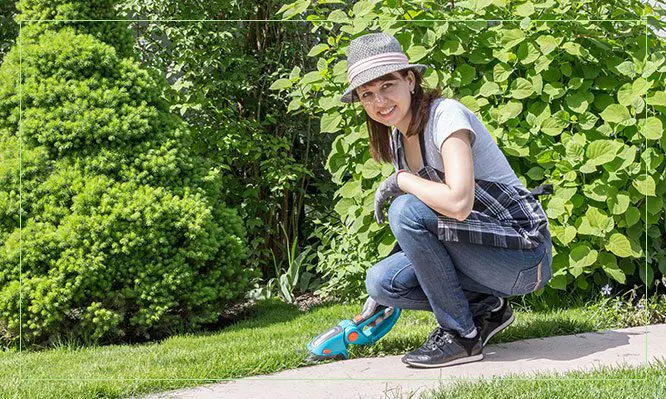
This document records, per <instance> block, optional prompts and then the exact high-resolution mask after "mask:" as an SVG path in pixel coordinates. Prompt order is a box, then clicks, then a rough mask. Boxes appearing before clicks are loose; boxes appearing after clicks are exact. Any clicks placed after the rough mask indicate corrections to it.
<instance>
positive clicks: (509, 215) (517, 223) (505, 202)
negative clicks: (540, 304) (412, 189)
mask: <svg viewBox="0 0 666 399" xmlns="http://www.w3.org/2000/svg"><path fill="white" fill-rule="evenodd" d="M395 132H396V131H394V133H395ZM394 138H395V140H396V141H394V142H393V144H394V146H393V148H394V154H393V155H394V159H395V160H396V162H395V163H394V166H396V167H397V168H398V169H402V165H401V161H400V160H401V159H402V158H401V157H400V155H401V153H400V151H401V150H402V146H401V144H402V143H400V142H399V141H397V137H396V136H394ZM419 139H420V141H421V157H422V161H423V165H424V166H423V167H422V168H421V169H420V170H419V171H418V175H419V176H420V177H422V178H424V179H428V180H431V181H435V182H438V183H441V182H444V181H445V176H444V173H443V172H442V171H439V170H437V169H435V168H433V167H431V166H429V165H427V164H426V162H425V157H424V154H425V145H424V143H423V135H420V137H419ZM474 182H475V184H474V207H473V208H472V212H471V213H470V215H469V216H468V217H467V218H466V219H465V220H463V221H460V220H457V219H454V218H450V217H448V216H444V215H441V214H440V215H438V217H437V234H438V238H439V240H440V241H454V242H468V243H471V244H479V245H491V246H495V247H503V248H514V249H532V248H536V247H538V246H539V245H540V244H541V243H542V242H543V241H544V240H545V239H546V234H547V232H548V218H547V217H546V213H545V212H544V211H543V208H542V207H541V204H540V203H539V201H538V200H537V199H536V196H537V195H539V194H547V193H552V186H550V185H545V186H540V187H537V188H536V189H534V190H532V191H528V190H526V189H524V188H523V187H515V186H510V185H507V184H503V183H498V182H491V181H486V180H475V181H474Z"/></svg>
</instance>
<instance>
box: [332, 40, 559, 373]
mask: <svg viewBox="0 0 666 399" xmlns="http://www.w3.org/2000/svg"><path fill="white" fill-rule="evenodd" d="M347 62H348V80H349V87H348V88H347V90H346V91H345V93H344V95H343V96H342V101H343V102H347V103H350V102H353V101H360V103H361V104H362V106H363V109H364V110H365V113H366V121H367V125H368V131H369V135H370V151H371V154H372V156H373V158H374V159H375V160H377V161H378V162H392V163H393V165H394V166H395V169H396V171H395V173H393V174H392V175H391V176H390V177H388V178H387V179H386V180H385V181H383V182H382V183H381V184H380V186H379V188H378V189H377V191H376V194H375V217H376V220H377V222H378V223H383V222H384V212H383V209H382V207H383V205H384V204H385V203H386V202H387V201H388V200H389V199H391V198H394V197H395V198H394V199H393V200H392V202H391V204H390V208H389V210H388V223H389V225H390V227H391V230H392V232H393V234H394V236H395V237H396V239H397V241H398V246H396V249H394V251H393V253H392V254H391V255H389V256H388V257H387V258H386V259H384V260H382V261H380V262H379V263H377V264H376V265H374V266H373V267H372V268H371V269H370V270H369V271H368V274H367V277H366V288H367V290H368V294H369V296H370V298H369V299H368V302H367V303H366V306H365V307H364V314H367V313H368V311H369V312H370V313H371V312H372V311H373V309H375V308H376V306H377V304H381V305H384V306H388V307H398V308H402V309H417V310H429V311H432V312H433V313H434V315H435V318H436V319H437V322H438V324H439V325H438V326H437V328H435V329H434V331H433V332H432V333H431V334H430V336H429V337H428V339H427V340H426V342H425V343H424V344H423V346H421V347H420V348H418V349H416V350H415V351H412V352H410V353H408V354H406V355H405V356H404V357H403V358H402V361H403V362H404V363H406V364H408V365H411V366H415V367H441V366H446V365H453V364H459V363H466V362H471V361H476V360H481V359H482V358H483V353H482V348H483V345H484V344H485V343H486V342H487V341H488V340H489V339H490V337H492V336H493V335H494V334H496V333H497V332H499V331H500V330H501V329H503V328H505V327H507V326H508V325H509V324H511V322H512V321H513V313H512V310H511V307H510V306H509V304H508V301H506V300H504V298H505V297H508V296H511V295H524V294H527V293H530V292H532V291H535V290H537V289H539V288H541V287H543V286H544V284H545V283H546V282H547V281H548V280H549V279H550V277H551V263H552V252H551V237H550V233H549V231H548V220H547V218H546V215H545V213H544V211H543V209H542V208H541V205H540V204H539V202H538V201H537V200H536V198H535V196H534V195H533V194H532V193H530V192H529V191H527V190H526V188H525V187H524V186H523V184H522V183H521V182H520V180H518V178H517V177H516V175H515V173H514V172H513V170H512V169H511V167H510V166H509V163H508V161H507V160H506V158H505V157H504V155H503V154H502V152H501V151H500V150H499V148H498V147H497V145H496V144H495V142H494V140H493V139H492V137H491V136H490V134H489V133H488V130H487V129H486V128H485V127H484V126H483V124H482V123H481V122H480V121H479V119H478V118H477V117H476V116H475V115H474V114H473V113H472V112H471V111H470V110H469V109H467V108H466V107H465V106H464V105H462V104H461V103H459V102H458V101H456V100H453V99H445V98H441V97H440V96H439V93H438V92H437V91H430V92H427V93H424V91H423V89H422V88H421V79H422V72H423V70H424V69H425V66H424V65H412V64H409V61H408V60H407V57H406V56H405V54H404V53H403V51H402V49H401V47H400V44H399V43H398V41H397V40H396V39H395V38H393V37H392V36H390V35H387V34H383V33H375V34H368V35H365V36H361V37H359V38H357V39H354V40H352V42H351V43H350V46H349V51H348V61H347ZM390 128H392V129H390Z"/></svg>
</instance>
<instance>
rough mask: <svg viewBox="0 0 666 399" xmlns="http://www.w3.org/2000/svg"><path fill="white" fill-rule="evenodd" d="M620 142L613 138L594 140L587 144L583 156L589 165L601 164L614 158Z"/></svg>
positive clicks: (619, 147) (620, 146)
mask: <svg viewBox="0 0 666 399" xmlns="http://www.w3.org/2000/svg"><path fill="white" fill-rule="evenodd" d="M621 148H622V143H620V142H617V141H614V140H595V141H593V142H591V143H590V144H589V145H588V146H587V150H586V151H585V156H586V157H587V159H588V163H589V164H591V165H603V164H605V163H607V162H610V161H612V160H613V159H615V156H616V155H617V153H618V151H619V150H620V149H621Z"/></svg>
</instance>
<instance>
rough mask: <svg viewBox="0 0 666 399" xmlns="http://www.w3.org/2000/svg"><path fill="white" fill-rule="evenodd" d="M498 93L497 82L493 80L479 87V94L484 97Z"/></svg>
mask: <svg viewBox="0 0 666 399" xmlns="http://www.w3.org/2000/svg"><path fill="white" fill-rule="evenodd" d="M499 93H500V87H499V85H498V84H497V83H495V82H486V83H484V84H483V86H481V89H479V94H481V95H482V96H484V97H490V96H492V95H494V94H499Z"/></svg>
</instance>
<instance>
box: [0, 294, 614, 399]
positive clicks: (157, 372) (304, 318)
mask: <svg viewBox="0 0 666 399" xmlns="http://www.w3.org/2000/svg"><path fill="white" fill-rule="evenodd" d="M360 309H361V305H360V304H359V305H342V304H322V305H319V306H316V307H314V308H313V309H311V310H310V311H308V312H302V311H300V310H298V308H296V307H295V306H293V305H288V304H284V303H281V302H279V301H264V302H260V303H258V304H257V305H255V307H254V308H253V309H252V310H251V311H250V312H249V314H248V315H247V317H246V318H245V319H244V320H241V321H239V322H238V323H236V324H233V325H231V326H229V327H227V328H225V329H223V330H221V331H217V332H209V333H204V334H196V335H192V334H190V335H181V336H175V337H171V338H169V339H166V340H164V341H162V342H155V343H151V344H141V345H112V346H104V347H88V348H77V347H73V346H68V345H62V346H60V347H58V348H55V349H51V350H45V351H40V352H22V353H21V354H19V353H16V352H4V353H2V352H0V384H1V385H0V397H3V398H5V397H7V398H12V397H21V398H45V399H47V398H81V397H86V398H118V397H127V396H132V395H139V394H142V393H148V392H154V391H163V390H170V389H177V388H184V387H193V386H199V385H203V384H205V383H211V382H219V381H221V380H225V379H237V378H242V377H247V376H250V375H258V374H266V373H274V372H277V371H281V370H285V369H293V368H296V367H299V366H302V365H304V364H305V362H304V360H305V357H306V355H307V352H306V349H305V345H306V344H307V342H309V340H310V339H312V338H313V337H314V336H315V335H317V334H319V333H320V332H322V331H323V330H325V329H327V328H329V327H331V326H333V325H335V324H337V322H338V321H340V320H342V319H348V318H351V316H352V315H354V314H356V312H358V311H360ZM515 309H516V310H515V314H516V321H515V322H514V323H513V324H512V326H511V328H509V329H507V330H505V331H503V332H502V333H501V334H498V335H497V336H496V337H494V338H493V339H492V341H491V342H494V343H498V342H510V341H516V340H521V339H525V338H535V337H547V336H554V335H567V334H574V333H582V332H589V331H597V330H603V329H608V328H614V327H620V326H618V325H617V323H618V321H617V320H618V319H616V318H612V317H608V314H607V311H600V308H599V306H598V305H595V306H579V307H572V308H569V309H560V310H554V311H533V312H530V311H527V310H526V309H522V308H521V306H520V305H519V304H518V306H516V307H515ZM434 326H435V319H434V316H433V315H432V313H429V312H422V311H405V312H403V314H402V316H401V319H400V321H399V322H398V323H397V324H396V326H395V327H394V329H393V330H392V331H391V334H389V335H387V336H386V337H384V338H383V339H382V340H381V341H379V342H378V343H377V344H376V345H375V346H372V347H358V346H351V347H350V357H351V358H355V357H374V356H380V355H399V354H403V353H405V352H407V351H409V350H412V349H414V348H416V347H418V346H420V345H421V344H422V343H423V340H424V338H425V337H426V336H427V335H428V333H429V332H430V331H431V330H432V328H433V327H434ZM19 375H20V377H19Z"/></svg>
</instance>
